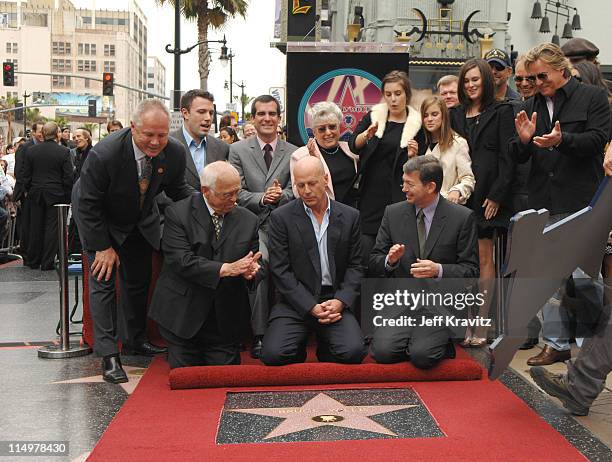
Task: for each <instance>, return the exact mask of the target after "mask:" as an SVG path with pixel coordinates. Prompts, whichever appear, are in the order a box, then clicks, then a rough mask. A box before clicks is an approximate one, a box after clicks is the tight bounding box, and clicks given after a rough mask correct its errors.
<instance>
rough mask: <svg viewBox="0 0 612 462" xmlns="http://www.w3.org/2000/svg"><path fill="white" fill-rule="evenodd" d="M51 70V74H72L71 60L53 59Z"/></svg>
mask: <svg viewBox="0 0 612 462" xmlns="http://www.w3.org/2000/svg"><path fill="white" fill-rule="evenodd" d="M51 70H52V71H53V72H72V60H70V59H56V58H53V59H52V60H51Z"/></svg>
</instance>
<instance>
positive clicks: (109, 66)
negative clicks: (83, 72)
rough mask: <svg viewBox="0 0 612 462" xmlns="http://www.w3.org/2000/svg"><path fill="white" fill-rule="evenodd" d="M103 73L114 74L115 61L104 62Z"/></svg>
mask: <svg viewBox="0 0 612 462" xmlns="http://www.w3.org/2000/svg"><path fill="white" fill-rule="evenodd" d="M104 72H115V61H104Z"/></svg>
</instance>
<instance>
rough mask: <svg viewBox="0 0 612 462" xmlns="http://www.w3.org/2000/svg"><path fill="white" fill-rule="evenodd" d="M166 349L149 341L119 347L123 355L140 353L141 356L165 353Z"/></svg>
mask: <svg viewBox="0 0 612 462" xmlns="http://www.w3.org/2000/svg"><path fill="white" fill-rule="evenodd" d="M166 351H168V348H166V347H160V346H157V345H153V344H152V343H149V342H144V343H141V344H140V345H131V346H128V345H125V346H124V347H123V348H122V349H121V354H124V355H141V356H155V355H158V354H160V353H165V352H166Z"/></svg>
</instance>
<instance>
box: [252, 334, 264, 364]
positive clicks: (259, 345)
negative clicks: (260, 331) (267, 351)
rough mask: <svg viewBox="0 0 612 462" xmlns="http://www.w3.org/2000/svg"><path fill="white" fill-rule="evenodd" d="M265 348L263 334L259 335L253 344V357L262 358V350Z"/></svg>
mask: <svg viewBox="0 0 612 462" xmlns="http://www.w3.org/2000/svg"><path fill="white" fill-rule="evenodd" d="M262 349H263V336H261V335H258V336H256V337H254V338H253V344H252V345H251V358H253V359H259V358H261V350H262Z"/></svg>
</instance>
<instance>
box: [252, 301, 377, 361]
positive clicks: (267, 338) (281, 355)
mask: <svg viewBox="0 0 612 462" xmlns="http://www.w3.org/2000/svg"><path fill="white" fill-rule="evenodd" d="M330 292H331V291H328V293H327V295H324V296H322V297H321V298H320V299H319V302H322V301H325V300H329V299H330V298H332V296H333V292H332V293H330ZM312 331H314V332H315V334H316V336H317V358H318V360H319V361H320V362H329V363H343V364H359V363H361V361H363V358H364V357H365V356H366V354H367V348H366V346H365V343H364V339H363V334H362V333H361V330H360V328H359V324H358V323H357V320H356V319H355V316H354V315H353V313H352V312H351V311H350V310H349V309H345V310H344V311H342V319H340V320H339V321H336V322H334V323H332V324H321V323H319V322H318V320H317V319H316V318H315V317H314V316H312V315H310V314H308V315H307V316H306V318H305V319H300V318H299V317H297V316H295V317H275V318H274V319H272V320H271V321H270V323H269V324H268V328H267V329H266V334H265V335H264V340H263V351H262V355H261V360H262V362H263V363H264V364H266V365H268V366H282V365H285V364H293V363H303V362H304V361H305V360H306V354H307V352H306V346H307V343H308V334H309V333H310V332H312Z"/></svg>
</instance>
